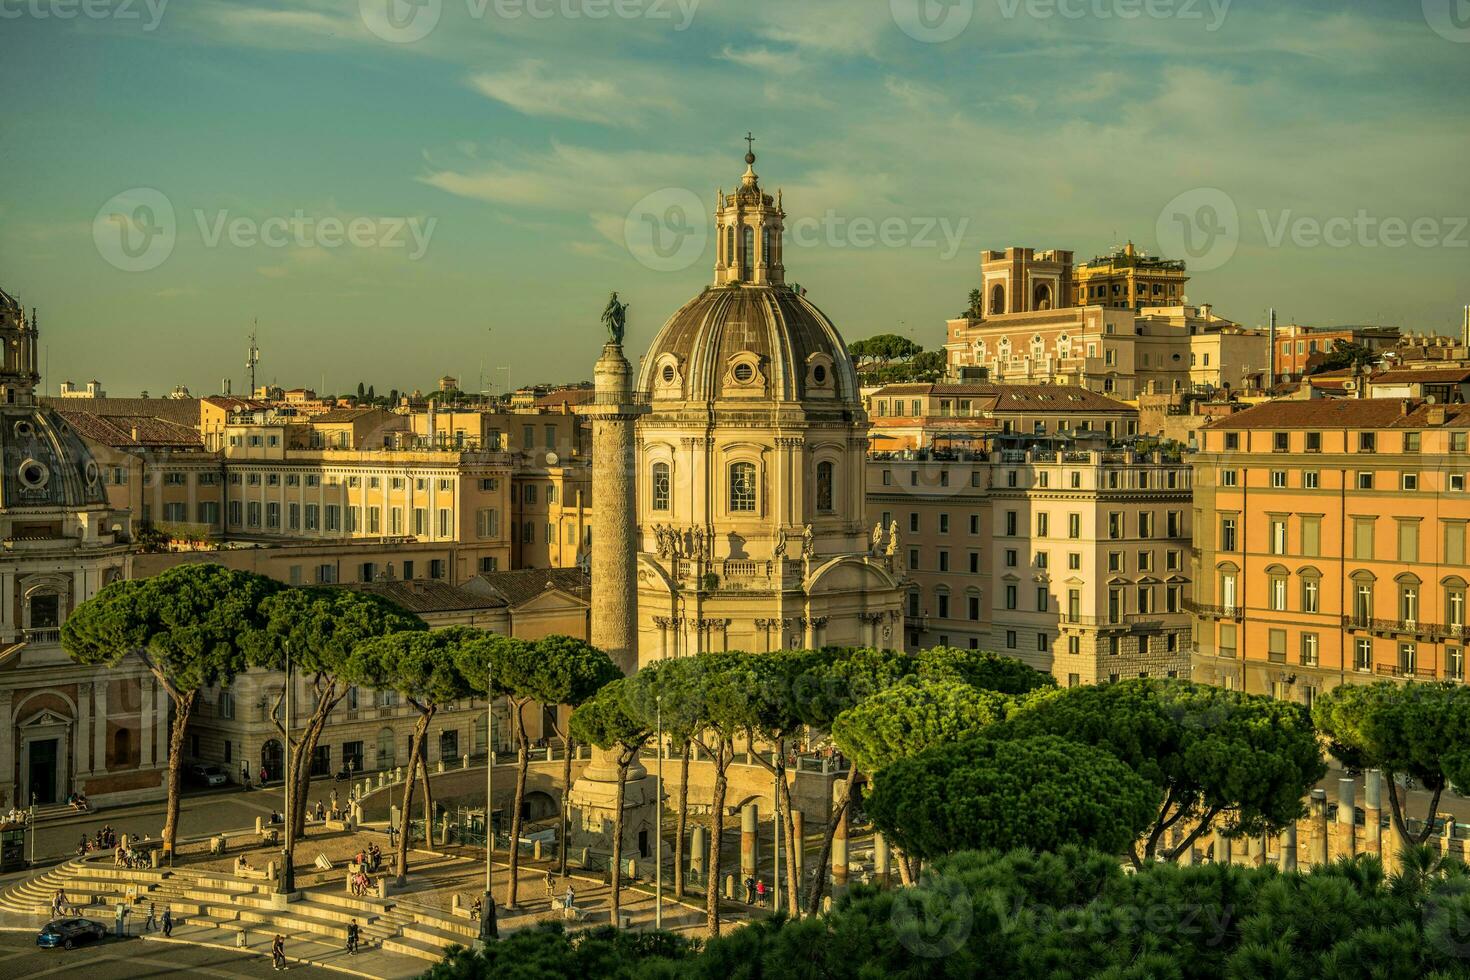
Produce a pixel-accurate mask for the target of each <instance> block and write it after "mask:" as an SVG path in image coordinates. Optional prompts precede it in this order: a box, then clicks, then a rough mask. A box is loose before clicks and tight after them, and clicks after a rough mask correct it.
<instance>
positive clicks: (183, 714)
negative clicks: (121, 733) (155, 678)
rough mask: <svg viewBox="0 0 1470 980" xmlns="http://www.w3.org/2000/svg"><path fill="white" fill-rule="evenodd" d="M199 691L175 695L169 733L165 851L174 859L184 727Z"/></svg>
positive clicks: (164, 829)
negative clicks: (171, 726)
mask: <svg viewBox="0 0 1470 980" xmlns="http://www.w3.org/2000/svg"><path fill="white" fill-rule="evenodd" d="M198 696H199V692H198V691H189V692H187V693H185V694H181V695H179V696H177V697H174V698H173V699H172V700H173V703H174V724H173V728H171V729H170V730H169V733H168V803H167V806H166V808H165V810H164V818H163V853H164V855H165V856H167V857H168V858H170V859H172V858H173V855H174V838H176V837H177V836H178V833H179V791H180V787H181V783H182V780H181V778H180V777H181V776H182V774H183V766H184V729H185V728H187V727H188V726H189V716H190V715H192V714H193V713H194V699H195V698H197V697H198Z"/></svg>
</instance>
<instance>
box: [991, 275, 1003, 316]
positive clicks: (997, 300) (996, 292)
mask: <svg viewBox="0 0 1470 980" xmlns="http://www.w3.org/2000/svg"><path fill="white" fill-rule="evenodd" d="M1005 311H1006V288H1005V287H1004V286H1002V285H1001V284H1000V283H996V284H995V285H994V286H992V287H991V288H990V315H991V316H998V315H999V314H1001V313H1004V312H1005Z"/></svg>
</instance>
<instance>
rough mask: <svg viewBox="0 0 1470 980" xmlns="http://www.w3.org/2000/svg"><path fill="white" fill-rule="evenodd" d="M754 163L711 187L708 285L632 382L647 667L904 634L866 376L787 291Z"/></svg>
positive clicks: (776, 212)
mask: <svg viewBox="0 0 1470 980" xmlns="http://www.w3.org/2000/svg"><path fill="white" fill-rule="evenodd" d="M746 163H747V167H746V171H745V174H744V175H743V176H742V178H741V182H740V185H739V187H737V188H736V189H735V190H734V191H733V192H732V193H729V194H726V193H724V192H723V191H721V192H720V195H719V199H718V200H719V203H718V207H717V209H716V211H715V222H716V236H715V237H716V253H717V254H716V264H715V273H714V282H713V284H712V285H711V286H709V287H707V288H705V289H704V291H703V292H701V293H700V294H699V295H698V296H696V297H694V299H692V300H690V301H689V302H688V303H686V304H685V305H684V306H683V307H682V308H681V309H679V310H678V311H677V312H676V313H675V314H674V315H673V316H672V317H671V318H670V319H669V320H668V322H667V323H666V324H665V325H664V327H663V328H662V330H661V331H660V332H659V334H658V336H657V338H656V339H655V340H654V342H653V344H652V346H651V347H650V349H649V350H648V352H647V354H646V355H645V356H644V358H643V361H642V367H641V369H640V373H639V377H638V381H637V396H638V398H639V399H645V398H646V400H647V410H646V413H645V414H643V415H642V416H641V417H640V418H639V419H638V421H637V428H636V433H637V435H636V441H635V447H634V453H633V464H632V465H633V467H634V469H635V472H636V488H635V496H636V515H637V518H636V523H635V527H636V528H637V531H636V533H637V536H638V555H637V610H638V612H637V639H636V642H637V646H638V653H639V657H638V659H639V662H640V663H648V662H651V661H655V660H658V659H661V658H664V657H672V656H683V655H688V654H693V653H698V652H702V651H706V650H745V651H750V652H764V651H769V650H777V649H783V648H794V647H820V646H824V645H828V644H842V645H862V646H878V647H897V646H899V645H900V644H901V635H900V634H901V632H902V604H901V601H900V597H901V592H900V579H901V578H902V577H903V569H902V567H901V565H898V564H896V562H898V558H897V555H898V553H899V547H898V542H897V529H896V528H886V527H885V528H873V527H869V526H867V525H866V524H865V522H864V511H865V505H864V501H865V496H866V483H865V481H866V469H865V458H866V451H867V445H868V427H869V426H868V418H867V415H866V413H865V412H864V410H863V406H862V401H861V396H860V392H859V390H858V381H857V373H856V371H855V370H854V367H853V362H852V358H851V357H850V356H849V354H848V352H847V348H846V345H845V344H844V343H843V340H842V337H841V335H840V334H839V333H838V331H837V328H836V327H835V326H834V325H833V324H832V322H831V320H829V319H828V318H827V316H826V315H825V314H823V313H822V311H821V310H819V309H817V307H816V306H814V305H813V304H812V303H811V302H809V301H808V300H807V299H806V297H805V296H804V295H803V294H802V293H801V292H799V291H797V290H796V289H794V288H793V287H792V286H790V285H788V284H787V282H786V275H785V265H784V261H783V247H782V227H783V222H784V219H785V211H784V209H783V207H782V201H781V196H780V193H779V192H778V193H777V194H776V195H774V196H773V195H771V194H767V193H766V192H765V191H764V190H763V189H762V188H761V185H760V181H759V178H758V176H757V175H756V173H755V168H754V164H755V156H754V154H753V153H752V154H747V156H746Z"/></svg>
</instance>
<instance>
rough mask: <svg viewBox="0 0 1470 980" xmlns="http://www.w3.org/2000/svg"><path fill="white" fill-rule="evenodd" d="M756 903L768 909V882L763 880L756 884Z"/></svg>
mask: <svg viewBox="0 0 1470 980" xmlns="http://www.w3.org/2000/svg"><path fill="white" fill-rule="evenodd" d="M755 903H756V904H757V905H759V906H760V907H761V908H765V907H766V881H765V879H764V878H761V879H759V880H757V881H756V883H755Z"/></svg>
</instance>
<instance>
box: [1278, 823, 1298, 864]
mask: <svg viewBox="0 0 1470 980" xmlns="http://www.w3.org/2000/svg"><path fill="white" fill-rule="evenodd" d="M1281 870H1282V871H1295V870H1296V821H1295V820H1293V821H1292V822H1291V823H1289V824H1287V825H1286V828H1285V829H1284V830H1282V831H1281Z"/></svg>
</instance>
